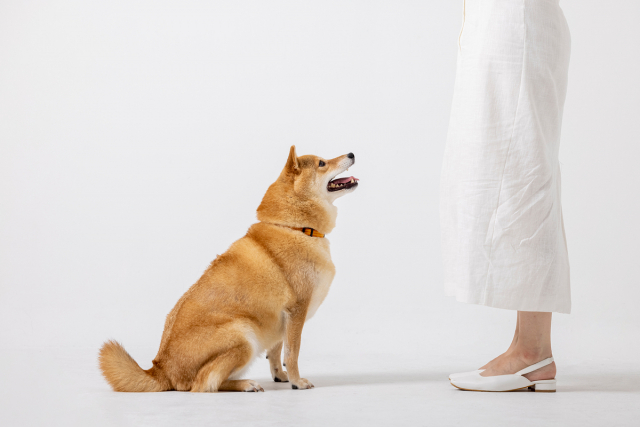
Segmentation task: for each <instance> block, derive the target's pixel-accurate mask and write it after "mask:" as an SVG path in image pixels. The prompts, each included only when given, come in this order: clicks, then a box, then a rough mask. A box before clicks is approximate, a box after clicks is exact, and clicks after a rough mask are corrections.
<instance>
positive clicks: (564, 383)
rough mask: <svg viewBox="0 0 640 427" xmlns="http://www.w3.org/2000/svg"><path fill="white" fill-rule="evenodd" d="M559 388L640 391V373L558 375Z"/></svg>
mask: <svg viewBox="0 0 640 427" xmlns="http://www.w3.org/2000/svg"><path fill="white" fill-rule="evenodd" d="M558 390H559V391H567V392H594V391H598V392H607V391H608V392H620V393H640V373H639V372H632V373H628V374H621V373H618V372H616V373H606V372H598V373H588V372H585V373H584V374H583V375H576V374H572V375H567V376H560V377H558Z"/></svg>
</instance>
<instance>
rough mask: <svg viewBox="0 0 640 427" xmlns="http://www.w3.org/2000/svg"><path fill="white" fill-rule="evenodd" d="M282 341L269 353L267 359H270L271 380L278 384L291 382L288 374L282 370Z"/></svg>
mask: <svg viewBox="0 0 640 427" xmlns="http://www.w3.org/2000/svg"><path fill="white" fill-rule="evenodd" d="M281 355H282V341H280V342H279V343H278V344H276V345H275V346H274V347H273V348H272V349H271V350H269V351H268V352H267V359H269V367H270V368H271V378H273V380H274V381H275V382H277V383H286V382H289V377H288V376H287V373H286V372H285V371H284V369H283V368H282V356H281Z"/></svg>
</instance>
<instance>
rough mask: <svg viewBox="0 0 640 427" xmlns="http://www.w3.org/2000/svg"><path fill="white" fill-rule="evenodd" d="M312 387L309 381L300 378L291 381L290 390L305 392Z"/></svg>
mask: <svg viewBox="0 0 640 427" xmlns="http://www.w3.org/2000/svg"><path fill="white" fill-rule="evenodd" d="M313 387H314V385H313V384H311V381H309V380H308V379H306V378H300V379H298V381H293V380H291V388H292V389H294V390H307V389H310V388H313Z"/></svg>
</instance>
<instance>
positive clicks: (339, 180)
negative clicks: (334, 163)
mask: <svg viewBox="0 0 640 427" xmlns="http://www.w3.org/2000/svg"><path fill="white" fill-rule="evenodd" d="M352 179H353V180H355V181H358V178H354V177H352V176H349V177H347V178H338V179H334V180H333V181H331V182H332V183H334V184H346V183H347V182H350V181H351V180H352Z"/></svg>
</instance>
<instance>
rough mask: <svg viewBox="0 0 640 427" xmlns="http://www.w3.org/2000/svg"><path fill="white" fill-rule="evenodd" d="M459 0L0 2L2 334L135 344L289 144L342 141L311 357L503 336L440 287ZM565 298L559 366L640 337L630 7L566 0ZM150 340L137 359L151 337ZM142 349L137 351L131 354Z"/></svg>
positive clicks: (159, 320)
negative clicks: (346, 184)
mask: <svg viewBox="0 0 640 427" xmlns="http://www.w3.org/2000/svg"><path fill="white" fill-rule="evenodd" d="M461 3H462V2H461V1H444V0H443V1H439V2H435V1H408V0H400V1H399V0H389V1H351V0H350V1H344V0H336V1H316V2H310V1H298V0H296V1H293V0H289V1H284V0H282V1H275V0H274V1H268V2H266V1H244V0H232V1H186V2H170V1H129V0H127V1H123V0H114V1H110V2H87V1H81V0H78V1H70V0H69V1H53V2H35V1H34V2H29V1H2V2H0V144H1V145H0V324H1V325H2V326H1V327H0V349H5V350H6V349H11V348H35V347H41V348H50V349H55V348H61V347H65V348H70V347H78V348H80V347H82V348H87V349H95V350H96V351H97V349H98V347H99V346H100V344H101V343H102V342H103V341H104V340H106V339H108V338H116V339H118V340H120V341H122V342H123V343H124V344H125V346H126V347H127V348H130V349H132V350H134V351H132V354H134V356H137V354H136V353H135V348H136V347H144V348H148V349H150V350H149V351H147V352H145V353H144V354H145V357H147V356H148V354H150V355H151V356H149V357H148V358H146V359H144V358H143V359H139V361H140V364H141V365H142V366H143V367H148V366H149V364H150V357H152V356H153V354H154V352H155V350H156V349H157V346H158V344H159V341H160V336H161V333H162V328H163V323H164V317H165V316H166V314H167V313H168V312H169V310H170V309H171V308H172V307H173V305H174V304H175V302H176V301H177V300H178V298H179V297H180V296H181V295H182V293H183V292H184V291H185V290H186V289H187V288H188V287H189V286H190V285H191V284H192V283H194V282H195V281H196V280H197V279H198V277H199V276H200V274H201V273H202V272H203V271H204V269H205V268H206V267H207V265H208V263H209V262H210V261H211V260H212V259H213V258H214V257H215V256H216V254H219V253H222V252H223V251H224V250H225V249H226V248H227V247H228V246H229V245H230V244H231V243H232V242H233V241H234V240H235V239H237V238H239V237H241V236H242V235H243V234H244V232H245V230H246V229H247V227H248V226H249V225H250V224H251V223H252V222H253V221H255V209H256V208H257V206H258V204H259V202H260V200H261V197H262V195H263V194H264V192H265V190H266V189H267V187H268V186H269V184H270V183H271V182H273V181H274V180H275V178H276V177H277V175H278V173H279V172H280V170H281V168H282V166H283V165H284V162H285V159H286V156H287V152H288V148H289V146H290V145H292V144H295V145H296V146H297V148H298V153H299V154H305V153H313V154H318V155H321V156H324V157H334V156H337V155H340V154H344V153H348V152H350V151H352V152H354V153H355V155H356V160H357V162H356V165H355V166H354V167H353V168H352V169H351V170H350V173H353V174H354V175H355V176H356V177H358V178H360V179H361V181H360V184H361V185H360V187H359V189H358V190H357V191H356V192H355V193H354V194H352V195H349V196H348V197H345V198H343V199H340V200H339V201H338V202H337V205H338V206H339V216H338V226H337V228H336V229H335V230H334V232H333V233H331V234H330V235H329V239H330V240H331V248H332V253H333V258H334V262H335V264H336V267H337V275H336V279H335V281H334V283H333V286H332V289H331V292H330V293H329V296H328V298H327V300H326V301H325V303H324V305H323V306H322V307H321V308H320V310H319V311H318V314H317V315H316V317H315V318H314V319H313V320H312V321H311V322H310V323H309V324H308V325H307V326H306V328H305V331H304V334H303V348H302V357H305V354H306V355H309V354H321V353H325V354H337V355H339V354H344V353H349V354H363V355H364V354H373V353H395V354H416V353H417V354H424V355H425V363H428V361H433V360H439V361H441V362H442V361H445V362H446V360H447V359H448V358H451V357H454V356H458V357H460V356H461V355H462V356H464V357H466V358H468V361H469V369H472V368H473V367H474V366H475V365H477V364H479V363H483V362H485V361H486V360H485V359H486V358H488V357H489V356H492V355H497V354H498V353H499V352H500V351H502V350H504V349H505V348H506V346H507V345H508V344H509V342H510V340H511V334H512V332H513V327H514V320H515V314H514V313H513V312H510V311H506V310H498V309H492V308H485V307H479V306H470V305H465V304H461V303H457V302H455V301H454V300H453V299H449V298H446V297H444V295H443V287H442V283H441V258H440V242H439V233H440V232H439V224H438V181H439V174H440V166H441V159H442V154H443V149H444V142H445V136H446V131H447V124H448V115H449V109H450V103H451V96H452V92H453V83H454V77H455V62H456V54H457V46H456V42H457V36H458V31H459V28H460V23H461ZM562 5H563V9H564V11H565V14H566V15H567V19H568V21H569V25H570V28H571V32H572V37H573V53H572V59H571V67H570V80H569V92H568V98H567V103H566V108H565V121H564V130H563V142H562V148H561V161H562V172H563V204H564V212H565V224H566V230H567V236H568V244H569V253H570V259H571V268H572V291H573V313H572V314H571V315H569V316H567V315H557V316H556V318H555V322H554V329H553V339H554V341H553V343H554V353H555V354H556V357H557V359H558V360H559V363H560V366H561V364H562V363H565V364H566V363H574V362H576V361H580V360H585V359H591V360H595V359H597V360H603V361H606V360H613V359H616V360H621V359H625V360H631V359H633V358H634V357H635V356H637V351H638V350H639V349H640V347H639V345H638V343H637V339H636V338H637V336H638V335H637V329H638V326H640V310H638V309H637V305H638V301H639V300H640V286H638V283H639V281H640V263H639V262H638V260H637V258H638V254H639V251H638V244H637V242H638V237H639V231H640V227H639V225H638V218H639V217H640V203H639V201H638V200H639V199H638V194H639V191H638V188H639V185H640V172H639V170H638V158H639V157H638V156H639V155H640V149H639V148H638V134H639V130H640V129H639V127H640V125H639V123H640V121H639V120H638V117H639V116H640V103H639V102H638V98H639V96H640V93H639V84H638V79H637V76H639V75H640V62H639V61H638V57H637V53H638V52H637V48H638V46H640V31H639V30H638V28H637V25H636V20H637V16H638V15H639V14H640V3H638V2H631V1H623V0H617V1H610V2H607V4H606V6H603V3H602V2H601V1H595V0H580V1H578V0H572V1H564V2H563V3H562ZM147 353H148V354H147ZM138 354H140V353H138Z"/></svg>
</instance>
